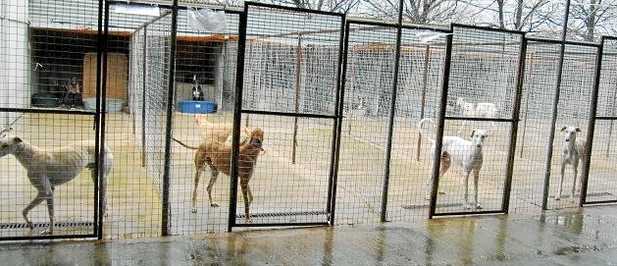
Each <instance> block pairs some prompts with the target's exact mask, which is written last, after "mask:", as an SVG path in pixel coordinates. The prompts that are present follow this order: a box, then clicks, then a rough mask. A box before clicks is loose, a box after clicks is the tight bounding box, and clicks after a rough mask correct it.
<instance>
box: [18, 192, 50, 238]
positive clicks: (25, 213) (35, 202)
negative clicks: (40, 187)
mask: <svg viewBox="0 0 617 266" xmlns="http://www.w3.org/2000/svg"><path fill="white" fill-rule="evenodd" d="M43 200H45V193H44V192H40V191H39V193H38V194H37V195H36V198H34V199H33V200H32V201H31V202H30V204H28V206H26V208H24V210H23V211H22V212H21V214H22V215H23V217H24V220H25V221H26V224H27V225H28V228H30V229H34V226H32V222H31V221H30V220H29V219H28V213H29V212H30V210H32V209H34V207H36V206H38V205H39V204H41V202H43Z"/></svg>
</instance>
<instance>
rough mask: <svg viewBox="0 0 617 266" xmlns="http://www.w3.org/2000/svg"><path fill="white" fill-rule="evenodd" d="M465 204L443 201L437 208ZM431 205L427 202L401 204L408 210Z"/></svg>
mask: <svg viewBox="0 0 617 266" xmlns="http://www.w3.org/2000/svg"><path fill="white" fill-rule="evenodd" d="M462 206H463V204H462V203H443V204H437V208H450V207H462ZM428 207H429V205H428V203H427V204H418V205H403V206H401V208H403V209H406V210H413V209H425V208H428Z"/></svg>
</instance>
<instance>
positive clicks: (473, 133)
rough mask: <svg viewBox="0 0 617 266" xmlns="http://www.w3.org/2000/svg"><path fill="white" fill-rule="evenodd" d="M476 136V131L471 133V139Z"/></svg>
mask: <svg viewBox="0 0 617 266" xmlns="http://www.w3.org/2000/svg"><path fill="white" fill-rule="evenodd" d="M475 134H476V130H475V129H474V130H473V131H471V136H469V137H470V138H473V136H474V135H475Z"/></svg>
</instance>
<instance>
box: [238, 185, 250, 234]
mask: <svg viewBox="0 0 617 266" xmlns="http://www.w3.org/2000/svg"><path fill="white" fill-rule="evenodd" d="M240 188H241V189H242V198H243V199H244V217H245V219H246V222H247V223H251V216H250V215H249V213H250V211H249V209H250V206H251V203H250V202H249V198H248V193H249V182H248V180H246V179H244V178H240Z"/></svg>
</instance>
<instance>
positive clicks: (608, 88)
mask: <svg viewBox="0 0 617 266" xmlns="http://www.w3.org/2000/svg"><path fill="white" fill-rule="evenodd" d="M616 74H617V37H609V36H603V37H602V40H601V43H600V47H599V50H598V55H597V58H596V72H595V77H594V78H595V79H594V88H593V89H594V92H593V93H592V103H591V114H592V115H591V120H590V122H589V127H588V128H587V132H589V134H588V139H587V146H586V148H587V150H590V153H589V155H588V156H589V162H584V164H583V171H582V175H581V176H582V178H583V184H582V189H581V191H582V192H581V195H582V197H581V205H586V204H603V203H616V202H617V187H616V185H617V176H616V175H615V170H617V168H616V167H615V166H616V164H615V157H616V154H617V152H616V149H615V135H614V134H615V132H614V130H615V125H614V123H615V121H616V120H617V105H616V103H617V75H616ZM591 144H593V145H591ZM591 166H593V167H591Z"/></svg>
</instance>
